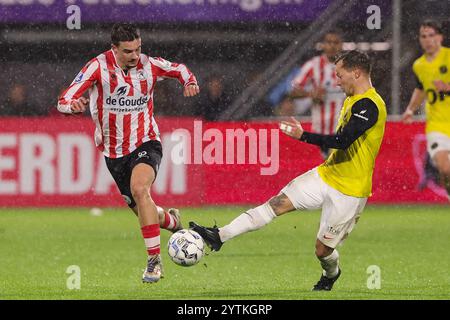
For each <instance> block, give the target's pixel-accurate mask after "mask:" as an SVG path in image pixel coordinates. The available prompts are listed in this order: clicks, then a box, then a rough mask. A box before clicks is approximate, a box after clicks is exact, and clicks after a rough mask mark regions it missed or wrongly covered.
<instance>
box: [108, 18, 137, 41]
mask: <svg viewBox="0 0 450 320" xmlns="http://www.w3.org/2000/svg"><path fill="white" fill-rule="evenodd" d="M140 37H141V33H140V31H139V29H138V28H137V27H136V26H135V25H134V24H131V23H116V24H115V25H113V27H112V30H111V43H112V44H113V45H115V46H118V45H119V42H121V41H133V40H136V39H139V38H140Z"/></svg>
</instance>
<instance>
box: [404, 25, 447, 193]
mask: <svg viewBox="0 0 450 320" xmlns="http://www.w3.org/2000/svg"><path fill="white" fill-rule="evenodd" d="M419 40H420V45H421V47H422V50H423V51H424V54H423V55H422V56H421V57H420V58H418V59H417V60H416V61H415V62H414V64H413V71H414V75H415V77H416V80H417V84H416V88H415V89H414V91H413V94H412V97H411V100H410V102H409V104H408V106H407V108H406V110H405V112H404V113H403V116H402V118H403V121H404V122H406V123H411V122H412V116H413V114H414V112H415V111H416V110H417V109H418V108H419V107H420V105H421V104H422V102H423V101H424V100H425V99H426V104H425V112H426V130H425V132H426V135H427V151H428V153H429V155H430V157H431V159H432V161H433V163H434V165H435V166H436V168H437V169H438V170H439V174H440V176H441V183H442V184H443V185H444V186H445V188H446V190H447V194H448V197H449V201H450V49H449V48H446V47H443V46H442V40H443V36H442V32H441V27H440V25H439V24H438V23H437V22H435V21H429V20H428V21H425V22H423V23H422V24H421V26H420V30H419Z"/></svg>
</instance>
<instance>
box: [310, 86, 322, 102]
mask: <svg viewBox="0 0 450 320" xmlns="http://www.w3.org/2000/svg"><path fill="white" fill-rule="evenodd" d="M310 96H311V98H312V100H313V102H314V103H322V102H323V101H324V99H325V89H324V88H322V87H318V88H314V89H313V90H312V91H311V93H310Z"/></svg>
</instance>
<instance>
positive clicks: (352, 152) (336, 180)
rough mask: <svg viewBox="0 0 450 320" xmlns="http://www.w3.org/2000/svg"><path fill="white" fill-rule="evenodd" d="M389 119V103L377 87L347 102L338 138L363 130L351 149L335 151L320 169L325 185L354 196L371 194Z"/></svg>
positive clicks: (340, 120) (341, 117)
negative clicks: (343, 134) (375, 168)
mask: <svg viewBox="0 0 450 320" xmlns="http://www.w3.org/2000/svg"><path fill="white" fill-rule="evenodd" d="M369 114H370V117H369ZM386 118H387V111H386V104H385V103H384V101H383V99H382V98H381V97H380V95H379V94H378V93H377V92H376V90H375V88H370V89H368V90H367V91H366V92H364V93H363V94H358V95H354V96H350V97H347V98H346V99H345V101H344V104H343V106H342V110H341V114H340V117H339V121H338V125H337V128H338V129H337V133H338V135H337V136H336V137H339V133H340V132H345V131H347V133H346V134H345V135H346V136H348V135H349V134H351V133H349V132H348V131H351V132H354V131H357V130H355V128H356V129H357V128H358V126H359V127H362V129H361V130H360V132H358V133H357V134H356V135H355V136H354V137H353V138H352V139H350V140H349V143H351V144H350V145H349V146H345V147H343V148H340V149H334V150H333V152H332V153H331V154H330V156H329V157H328V159H327V160H326V161H325V162H324V163H323V164H322V165H320V166H319V168H318V172H319V175H320V177H321V178H322V179H323V181H325V183H327V184H328V185H330V186H331V187H333V188H335V189H336V190H338V191H340V192H342V193H343V194H346V195H349V196H353V197H361V198H365V197H369V196H370V195H371V194H372V175H373V170H374V167H375V159H376V157H377V155H378V152H379V150H380V146H381V142H382V140H383V136H384V128H385V124H386ZM369 122H370V123H369ZM359 123H360V124H362V125H360V124H359ZM365 123H368V124H365ZM346 127H347V128H346ZM349 127H351V129H349ZM335 139H337V138H335Z"/></svg>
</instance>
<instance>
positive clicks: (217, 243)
mask: <svg viewBox="0 0 450 320" xmlns="http://www.w3.org/2000/svg"><path fill="white" fill-rule="evenodd" d="M189 228H191V229H192V230H194V231H195V232H197V233H198V234H199V235H200V236H201V237H202V238H203V240H204V241H205V243H206V244H207V245H208V247H210V248H211V250H212V251H219V250H220V248H221V247H222V245H223V242H222V240H221V239H220V235H219V228H217V226H214V227H212V228H207V227H204V226H201V225H198V224H196V223H195V222H193V221H191V222H189Z"/></svg>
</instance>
